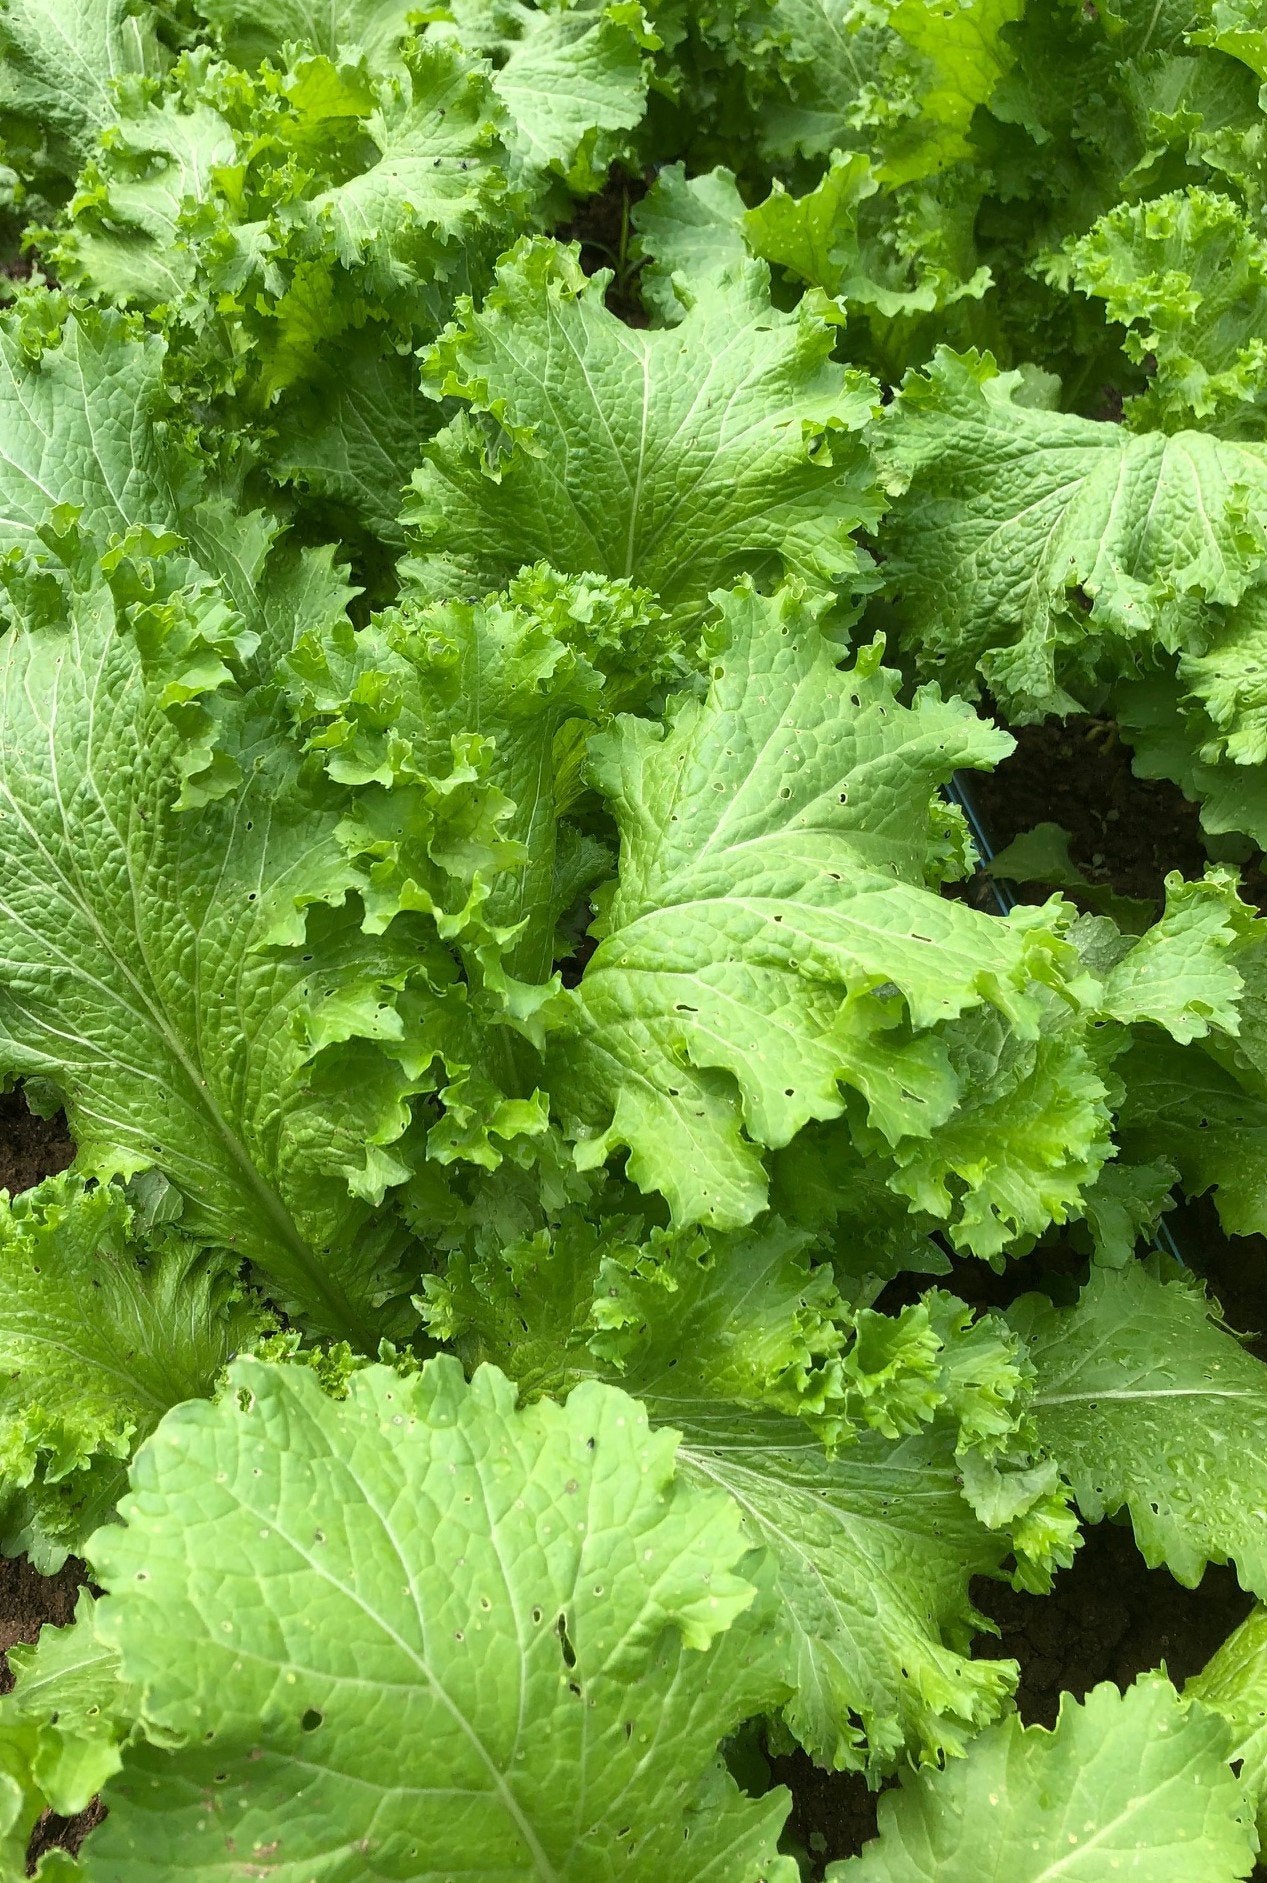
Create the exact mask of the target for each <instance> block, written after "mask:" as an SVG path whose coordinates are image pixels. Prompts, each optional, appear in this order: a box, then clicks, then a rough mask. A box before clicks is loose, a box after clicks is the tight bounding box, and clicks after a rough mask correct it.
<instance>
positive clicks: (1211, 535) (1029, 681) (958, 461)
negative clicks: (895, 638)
mask: <svg viewBox="0 0 1267 1883" xmlns="http://www.w3.org/2000/svg"><path fill="white" fill-rule="evenodd" d="M1020 391H1021V380H1020V376H1019V375H1018V374H1001V375H1000V374H999V373H998V372H997V371H996V369H995V366H994V363H993V361H992V360H990V358H989V357H988V356H986V357H985V358H980V357H978V356H976V355H972V354H969V355H965V356H962V357H960V356H958V355H955V354H952V353H949V352H946V351H944V350H943V351H942V352H941V353H939V355H938V357H937V360H936V361H935V363H934V365H933V366H932V367H931V368H930V369H929V373H928V375H927V377H923V376H916V375H911V376H909V377H908V379H907V380H906V382H905V384H904V386H903V389H902V393H901V396H900V397H899V398H898V399H897V400H896V401H895V402H894V404H893V406H892V407H891V408H890V413H889V416H888V418H887V421H886V423H885V426H884V427H883V433H882V439H883V442H882V456H883V457H884V458H885V460H886V462H887V464H888V467H889V472H890V475H891V478H892V480H893V486H894V489H895V491H896V492H898V493H900V495H899V500H898V502H897V504H896V506H895V509H894V512H893V516H892V518H891V520H890V523H889V526H888V528H887V531H886V535H885V550H886V556H887V561H886V568H885V573H886V577H887V579H888V582H889V586H890V592H891V593H892V594H893V596H894V597H895V599H896V601H897V604H898V610H899V614H900V617H901V620H902V622H903V633H904V635H905V636H906V638H907V640H908V641H909V644H910V648H911V651H912V653H913V654H914V656H915V657H916V659H917V661H918V662H919V663H920V665H921V666H923V667H925V668H926V669H927V670H929V671H934V670H935V671H936V672H937V673H938V674H939V675H941V676H943V677H945V678H947V679H948V680H949V681H950V682H952V683H953V684H955V685H958V686H963V687H965V688H967V689H969V690H976V688H977V687H978V685H979V683H980V681H981V680H983V679H984V680H985V681H986V682H987V683H988V684H989V686H990V687H991V689H992V690H993V692H994V693H995V695H996V697H997V698H999V699H1000V700H1001V701H1003V702H1005V703H1006V705H1007V706H1008V708H1009V709H1010V710H1011V711H1012V712H1013V713H1015V714H1018V715H1020V716H1022V717H1029V718H1039V717H1041V716H1042V715H1043V714H1045V713H1048V712H1053V711H1059V712H1068V711H1073V710H1076V709H1077V705H1078V690H1079V688H1080V687H1081V686H1082V685H1084V684H1085V683H1088V682H1089V681H1090V680H1091V678H1092V677H1093V676H1094V675H1095V674H1096V673H1097V672H1099V673H1101V674H1107V675H1112V674H1113V673H1115V672H1116V671H1118V670H1120V669H1121V668H1123V667H1128V668H1129V667H1133V666H1135V665H1136V664H1137V663H1138V661H1139V659H1140V657H1141V656H1144V657H1148V656H1149V655H1151V654H1152V653H1153V652H1154V651H1155V650H1156V649H1157V648H1158V647H1159V646H1161V647H1168V648H1171V649H1175V648H1178V647H1180V646H1182V645H1184V644H1185V641H1186V640H1188V639H1189V638H1191V639H1193V642H1194V645H1197V646H1199V645H1200V643H1201V639H1202V623H1203V619H1204V615H1205V612H1206V604H1208V603H1210V602H1221V603H1232V602H1236V601H1238V600H1239V599H1240V597H1241V595H1242V594H1243V593H1244V592H1245V590H1246V588H1247V587H1248V585H1249V583H1250V582H1251V580H1252V579H1253V578H1254V576H1255V574H1256V572H1257V570H1258V568H1259V565H1260V563H1261V561H1262V557H1263V554H1264V549H1265V548H1267V534H1265V531H1264V519H1265V518H1267V454H1264V452H1263V450H1262V449H1261V448H1260V447H1258V446H1255V445H1248V444H1247V445H1240V444H1234V443H1231V442H1224V441H1221V440H1219V439H1216V438H1212V437H1209V436H1207V435H1206V434H1205V433H1203V432H1193V431H1184V432H1179V433H1177V434H1175V435H1174V436H1173V437H1167V436H1165V435H1164V434H1162V433H1159V432H1148V433H1143V434H1139V435H1135V434H1132V433H1130V432H1128V431H1126V430H1124V429H1123V428H1122V427H1121V426H1117V425H1100V424H1094V423H1092V422H1091V421H1090V420H1088V419H1080V418H1074V417H1072V416H1070V415H1068V414H1065V413H1059V412H1051V411H1045V410H1041V409H1036V408H1034V407H1032V406H1029V405H1026V404H1024V403H1022V402H1021V400H1020V398H1019V396H1018V395H1019V394H1020Z"/></svg>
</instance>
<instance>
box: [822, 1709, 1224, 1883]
mask: <svg viewBox="0 0 1267 1883" xmlns="http://www.w3.org/2000/svg"><path fill="white" fill-rule="evenodd" d="M1230 1755H1231V1735H1230V1733H1229V1731H1228V1728H1227V1727H1226V1726H1225V1724H1224V1723H1223V1721H1222V1720H1220V1719H1219V1718H1218V1717H1217V1716H1216V1715H1215V1714H1213V1713H1211V1712H1209V1711H1207V1710H1206V1709H1205V1708H1204V1707H1201V1706H1195V1705H1191V1704H1185V1703H1184V1702H1183V1701H1182V1700H1180V1698H1179V1696H1178V1695H1177V1694H1176V1692H1175V1690H1174V1688H1173V1687H1172V1686H1171V1685H1170V1682H1169V1681H1168V1680H1166V1679H1165V1678H1164V1676H1158V1675H1146V1676H1145V1677H1144V1678H1143V1679H1142V1680H1140V1681H1137V1682H1136V1684H1135V1685H1134V1686H1133V1687H1131V1688H1130V1689H1129V1690H1128V1692H1126V1693H1125V1694H1122V1693H1119V1692H1118V1690H1117V1688H1116V1687H1114V1686H1112V1685H1110V1684H1109V1683H1108V1682H1105V1684H1104V1685H1103V1686H1100V1687H1093V1688H1092V1690H1091V1692H1090V1693H1089V1694H1088V1695H1087V1697H1086V1699H1085V1700H1083V1701H1081V1702H1079V1701H1074V1700H1071V1698H1070V1697H1069V1695H1068V1694H1066V1695H1065V1696H1064V1698H1063V1699H1062V1701H1061V1708H1060V1717H1059V1719H1058V1720H1057V1722H1056V1726H1055V1729H1054V1730H1053V1731H1052V1732H1047V1731H1045V1730H1044V1729H1043V1728H1042V1727H1041V1726H1028V1727H1026V1726H1022V1725H1021V1723H1020V1721H1019V1720H1018V1719H1016V1718H1012V1719H1009V1720H1005V1721H1004V1722H1003V1723H1002V1724H1001V1725H999V1726H996V1727H994V1728H992V1730H991V1731H990V1732H988V1733H984V1734H982V1736H981V1738H980V1739H978V1740H977V1742H976V1744H975V1745H974V1746H973V1748H972V1751H971V1753H970V1754H969V1756H968V1758H967V1759H966V1760H963V1761H960V1762H959V1763H956V1764H954V1765H950V1766H948V1767H947V1768H946V1769H945V1770H944V1771H942V1772H928V1773H919V1774H917V1775H915V1776H914V1777H908V1778H906V1779H904V1781H903V1784H902V1789H901V1790H900V1791H899V1792H893V1793H890V1794H889V1796H888V1797H887V1798H885V1799H883V1800H882V1801H881V1804H880V1835H879V1838H878V1839H877V1840H876V1841H875V1842H874V1843H872V1844H869V1845H868V1846H867V1848H866V1849H865V1850H864V1851H863V1853H862V1855H861V1856H860V1857H854V1858H852V1859H851V1860H850V1861H849V1862H848V1863H839V1864H832V1865H831V1867H830V1869H829V1870H828V1873H827V1874H828V1876H829V1878H830V1880H831V1883H975V1880H976V1879H983V1878H989V1879H990V1883H996V1879H997V1883H1004V1880H1005V1879H1006V1883H1041V1879H1044V1878H1046V1877H1050V1876H1056V1875H1059V1876H1060V1877H1062V1878H1067V1879H1068V1880H1069V1883H1101V1880H1102V1879H1103V1878H1105V1877H1108V1876H1109V1875H1111V1874H1113V1873H1114V1871H1115V1870H1117V1869H1121V1870H1122V1871H1123V1873H1125V1872H1126V1871H1127V1870H1128V1869H1129V1871H1130V1872H1131V1873H1132V1874H1133V1875H1136V1876H1138V1877H1139V1878H1141V1880H1142V1883H1173V1880H1174V1878H1175V1877H1177V1876H1180V1875H1182V1876H1183V1877H1184V1878H1185V1879H1187V1878H1190V1879H1191V1883H1233V1880H1234V1879H1235V1878H1238V1877H1247V1876H1248V1875H1249V1874H1250V1871H1251V1870H1252V1868H1253V1864H1254V1854H1255V1851H1256V1849H1257V1839H1256V1837H1255V1835H1254V1832H1253V1823H1252V1815H1251V1812H1250V1810H1249V1807H1248V1805H1247V1803H1246V1796H1245V1791H1244V1788H1243V1787H1242V1785H1241V1783H1240V1781H1239V1780H1238V1779H1237V1778H1235V1777H1234V1775H1233V1773H1232V1771H1231V1769H1230V1767H1229V1766H1228V1764H1227V1760H1228V1758H1229V1757H1230Z"/></svg>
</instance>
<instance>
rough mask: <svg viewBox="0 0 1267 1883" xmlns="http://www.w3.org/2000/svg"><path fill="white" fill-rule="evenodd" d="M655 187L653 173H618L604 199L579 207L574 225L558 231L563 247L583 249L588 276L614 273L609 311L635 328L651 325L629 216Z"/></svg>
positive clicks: (608, 297)
mask: <svg viewBox="0 0 1267 1883" xmlns="http://www.w3.org/2000/svg"><path fill="white" fill-rule="evenodd" d="M651 182H652V173H651V172H648V173H647V175H646V176H629V175H626V174H622V173H620V172H617V171H613V173H612V175H611V176H610V177H609V178H608V180H607V183H606V184H605V186H604V187H603V188H602V189H601V190H600V191H599V192H598V194H597V195H596V196H587V197H585V198H584V199H583V200H582V201H581V202H578V203H577V205H576V208H575V211H574V213H573V215H572V219H571V221H570V222H568V223H566V224H564V226H563V227H562V228H561V229H556V231H555V234H556V236H557V238H558V240H559V241H560V242H579V243H580V245H581V267H582V268H583V269H584V270H585V273H586V274H587V275H592V274H595V273H596V272H597V270H598V269H600V268H610V269H611V270H612V282H611V286H610V287H609V288H608V290H607V295H606V300H607V305H608V307H609V308H610V309H611V311H612V313H613V314H615V315H617V316H618V317H619V318H620V319H621V320H623V321H624V322H625V324H626V326H629V327H646V326H647V325H649V322H648V320H647V312H646V309H645V308H644V307H643V305H642V299H641V296H640V295H639V293H638V270H637V267H636V266H635V265H634V264H633V263H632V262H631V260H630V254H629V248H630V243H631V241H632V238H633V228H632V225H631V223H630V220H629V216H630V211H631V210H632V209H633V207H634V204H635V203H639V202H641V201H642V198H643V197H644V196H645V195H646V193H647V191H648V189H649V188H650V186H651Z"/></svg>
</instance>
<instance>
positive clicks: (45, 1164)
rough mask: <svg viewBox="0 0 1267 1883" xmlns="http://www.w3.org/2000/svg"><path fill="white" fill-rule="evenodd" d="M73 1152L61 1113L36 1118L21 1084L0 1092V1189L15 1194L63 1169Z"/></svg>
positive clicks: (11, 1194)
mask: <svg viewBox="0 0 1267 1883" xmlns="http://www.w3.org/2000/svg"><path fill="white" fill-rule="evenodd" d="M74 1155H75V1147H74V1145H73V1144H72V1143H71V1140H70V1136H69V1133H68V1132H67V1130H66V1120H65V1118H64V1117H63V1116H62V1114H61V1112H58V1113H57V1114H56V1115H55V1116H54V1117H52V1118H37V1117H36V1115H35V1113H34V1112H33V1111H32V1110H31V1109H30V1107H29V1106H28V1104H27V1102H26V1096H25V1094H24V1092H23V1091H22V1088H21V1086H17V1087H16V1088H15V1089H14V1090H13V1091H12V1092H5V1093H0V1190H7V1191H8V1192H9V1195H10V1196H16V1195H17V1193H18V1191H19V1190H30V1189H32V1188H33V1187H34V1185H36V1184H37V1183H39V1182H40V1180H41V1179H42V1178H44V1177H52V1176H55V1175H56V1173H57V1172H58V1171H59V1170H65V1169H66V1166H67V1165H68V1164H69V1163H70V1162H71V1159H72V1158H73V1157H74Z"/></svg>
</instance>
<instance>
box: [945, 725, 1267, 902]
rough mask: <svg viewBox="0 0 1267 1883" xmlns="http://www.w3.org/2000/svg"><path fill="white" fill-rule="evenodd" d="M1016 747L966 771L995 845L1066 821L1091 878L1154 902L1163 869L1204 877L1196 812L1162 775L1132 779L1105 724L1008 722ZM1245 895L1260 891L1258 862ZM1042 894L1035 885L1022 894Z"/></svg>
mask: <svg viewBox="0 0 1267 1883" xmlns="http://www.w3.org/2000/svg"><path fill="white" fill-rule="evenodd" d="M1009 730H1010V731H1011V732H1012V733H1013V735H1014V736H1015V738H1016V742H1017V745H1016V751H1015V752H1014V753H1013V754H1012V756H1011V758H1007V759H1004V761H1003V763H1002V764H1001V765H1000V766H999V768H998V770H997V771H995V772H993V773H984V772H969V773H966V774H965V775H964V778H963V780H962V783H963V784H964V785H965V786H966V787H967V789H968V791H969V792H970V793H971V796H972V802H973V804H974V806H975V808H976V811H977V814H978V816H979V817H980V819H981V821H982V823H983V825H984V826H985V830H986V833H987V835H988V836H989V838H990V841H991V844H992V845H993V847H994V848H995V849H996V850H1001V849H1002V848H1003V846H1004V845H1005V844H1008V843H1010V842H1011V841H1012V839H1013V837H1017V836H1019V835H1020V834H1021V832H1022V831H1026V830H1032V829H1033V827H1034V825H1035V824H1041V823H1053V824H1063V825H1064V827H1065V829H1066V830H1067V831H1068V832H1069V833H1070V836H1071V838H1072V843H1071V845H1070V850H1071V854H1072V856H1073V859H1074V861H1075V863H1077V864H1078V865H1079V867H1080V868H1081V869H1082V870H1084V871H1085V873H1086V874H1087V876H1088V877H1090V878H1091V880H1092V881H1093V882H1098V883H1110V884H1111V885H1112V886H1113V888H1114V889H1116V890H1117V891H1118V892H1119V893H1120V894H1121V895H1124V896H1139V897H1144V898H1151V899H1152V900H1153V901H1155V902H1158V903H1160V902H1161V900H1162V895H1163V885H1164V883H1165V879H1166V875H1167V872H1168V871H1170V870H1178V871H1179V872H1180V873H1181V874H1182V875H1184V876H1200V875H1201V873H1202V871H1203V870H1204V869H1205V866H1206V861H1207V857H1206V850H1205V846H1204V844H1203V843H1202V840H1201V827H1200V823H1199V821H1198V818H1197V809H1196V806H1195V805H1193V804H1189V803H1188V801H1187V799H1186V798H1185V797H1184V796H1183V794H1182V792H1181V791H1180V790H1179V789H1178V787H1177V786H1175V785H1172V784H1169V783H1167V782H1166V781H1165V780H1164V779H1144V778H1137V777H1136V776H1135V774H1134V772H1133V771H1132V770H1131V753H1130V748H1129V746H1126V745H1124V744H1123V743H1122V741H1121V739H1119V738H1118V736H1117V728H1116V726H1114V725H1113V723H1112V721H1111V720H1100V719H1086V718H1076V719H1066V720H1048V721H1047V722H1046V723H1045V724H1044V725H1041V726H1019V727H1017V726H1013V727H1010V728H1009ZM1245 875H1246V881H1247V890H1248V893H1250V894H1251V895H1254V894H1255V893H1256V892H1259V891H1261V890H1262V889H1263V887H1264V884H1263V878H1262V876H1261V873H1260V871H1259V870H1258V869H1257V868H1254V869H1250V870H1247V871H1246V872H1245ZM1020 893H1021V896H1022V899H1023V900H1028V899H1029V894H1033V895H1034V896H1035V897H1036V898H1038V899H1041V896H1042V891H1041V889H1037V890H1034V891H1032V892H1028V893H1027V891H1026V890H1025V889H1024V888H1023V889H1022V890H1021V891H1020Z"/></svg>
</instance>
